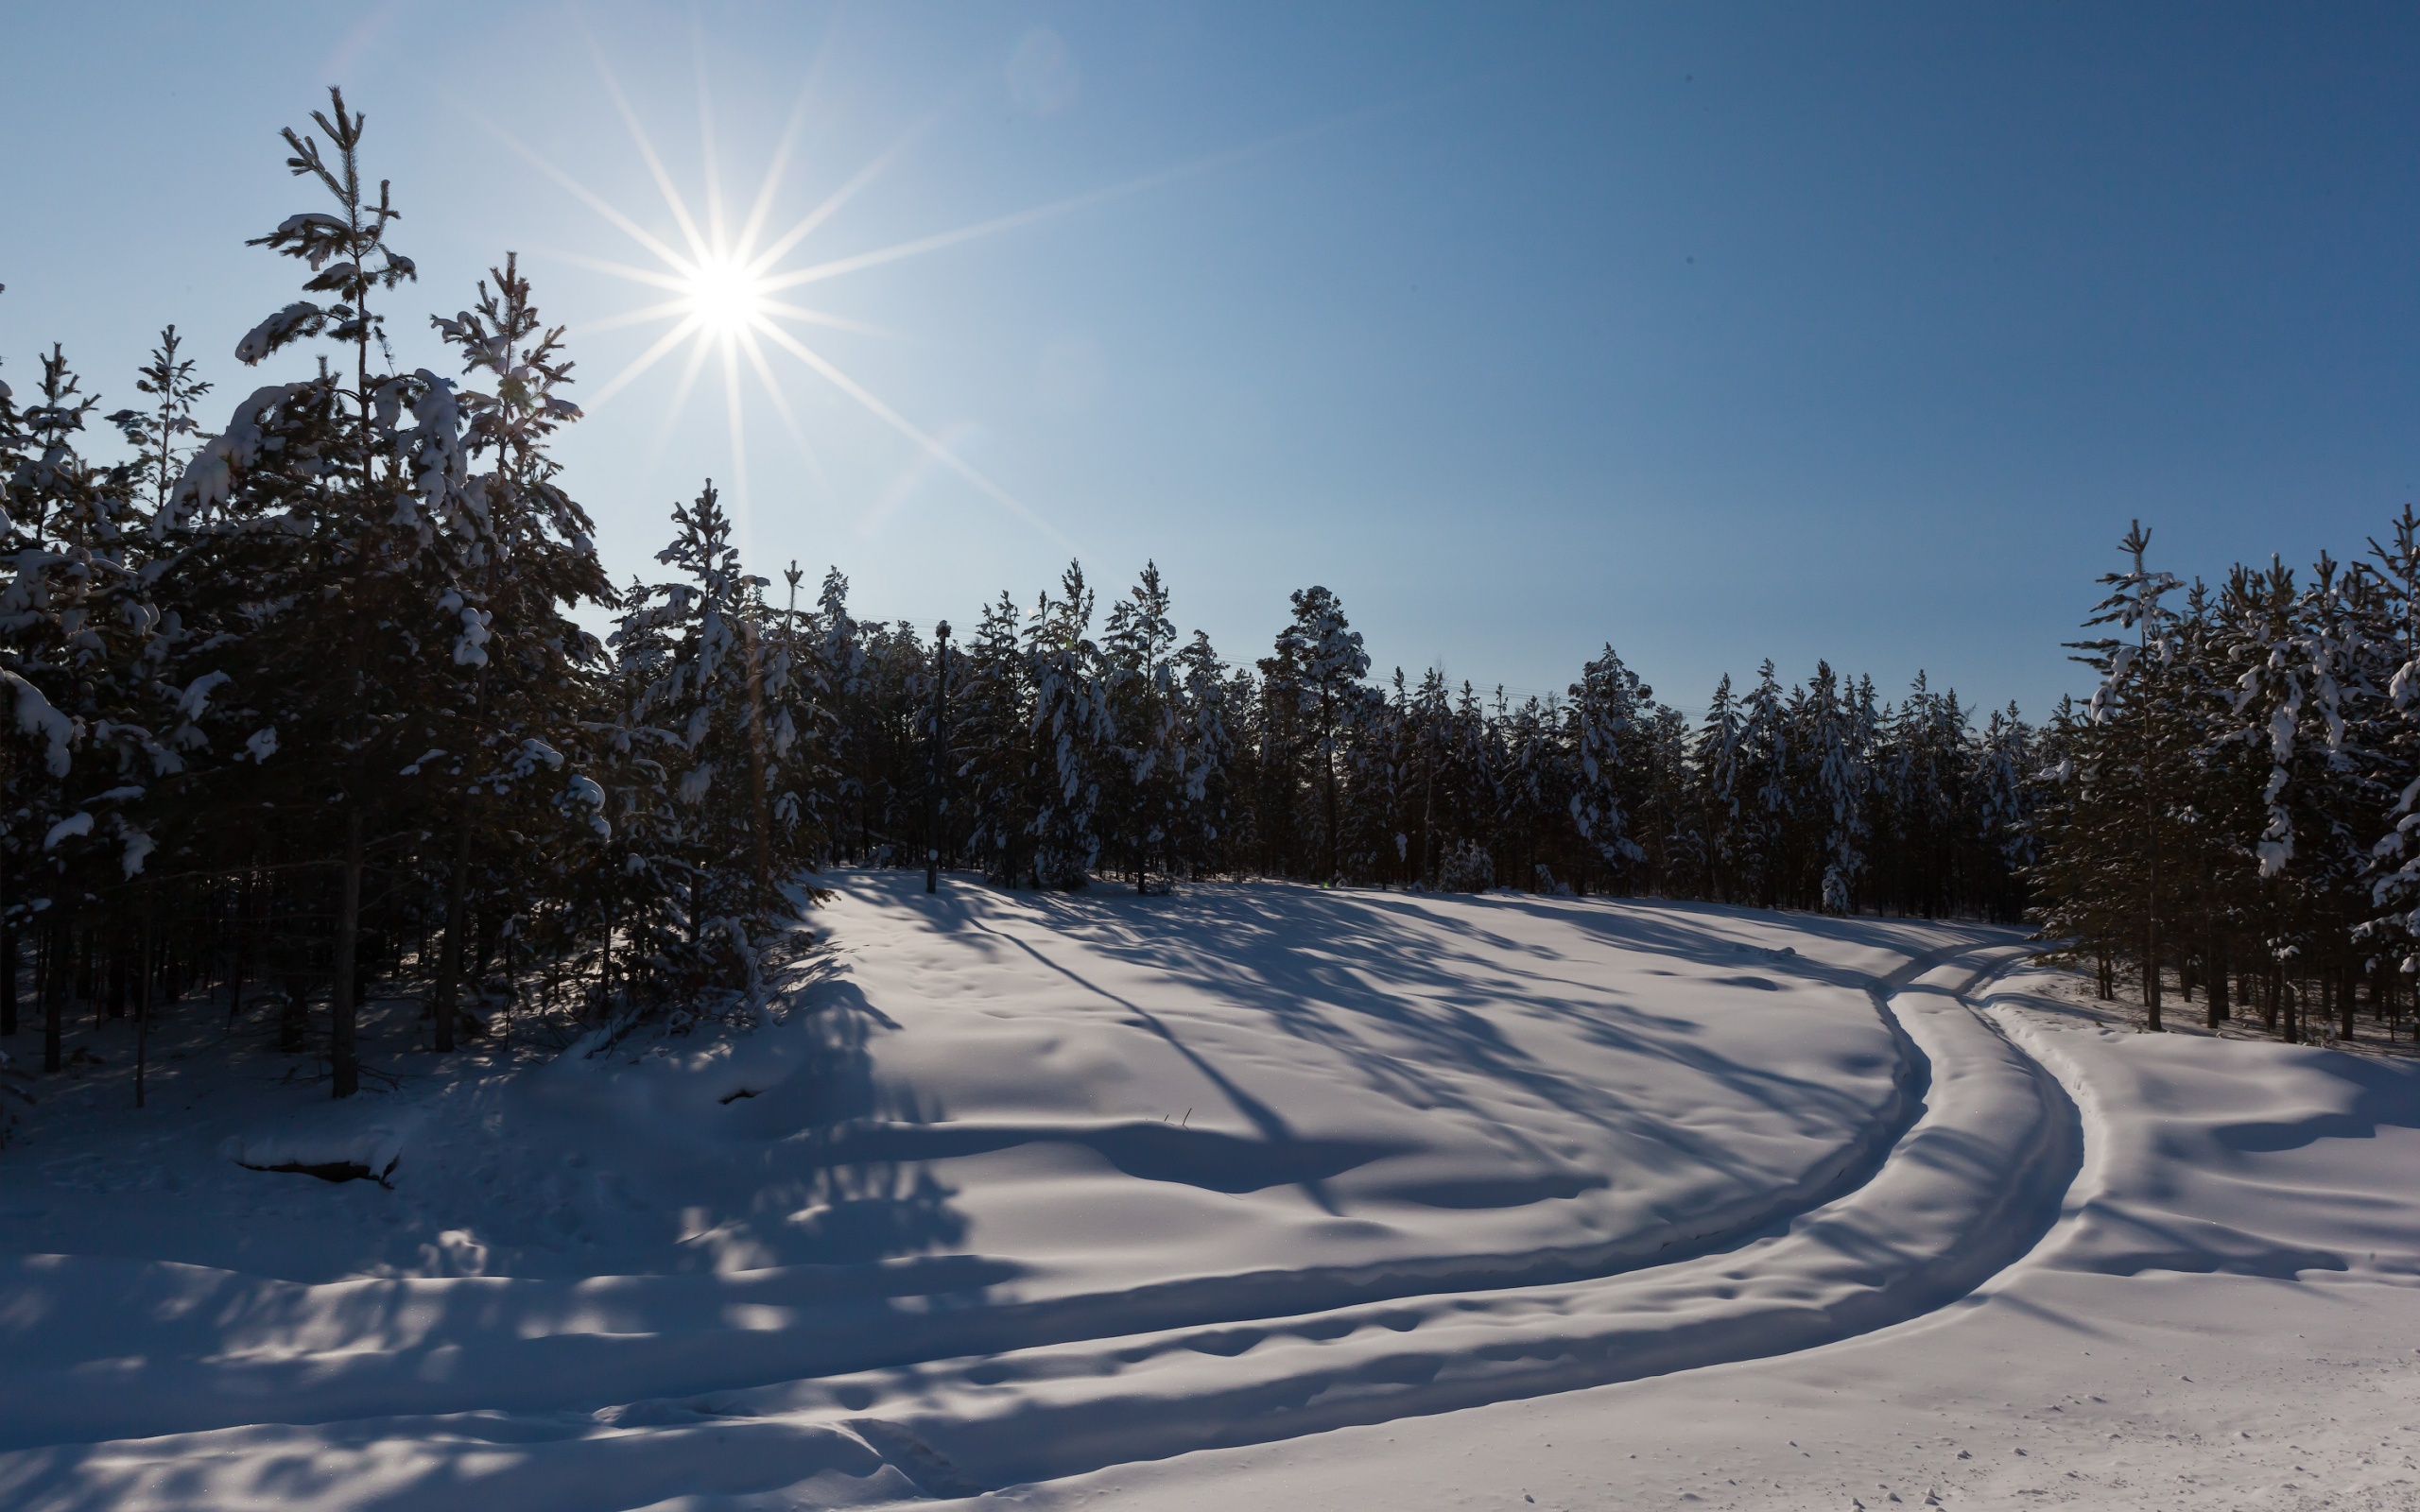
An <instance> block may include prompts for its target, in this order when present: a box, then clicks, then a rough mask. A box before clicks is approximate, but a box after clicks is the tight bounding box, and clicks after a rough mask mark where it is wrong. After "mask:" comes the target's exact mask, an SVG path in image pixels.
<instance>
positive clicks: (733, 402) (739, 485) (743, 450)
mask: <svg viewBox="0 0 2420 1512" xmlns="http://www.w3.org/2000/svg"><path fill="white" fill-rule="evenodd" d="M719 344H720V345H721V347H722V402H723V408H724V409H725V410H726V411H728V412H729V413H730V417H731V488H732V497H733V498H734V499H735V501H736V503H737V508H736V510H735V513H736V515H737V516H738V520H739V546H740V550H741V552H742V553H743V554H752V553H753V551H754V548H755V544H756V507H755V502H754V501H753V500H752V499H751V498H750V497H749V492H748V426H747V421H746V419H745V415H746V410H747V406H746V405H744V404H741V403H740V400H739V352H738V351H737V348H738V346H739V342H738V339H737V337H736V336H735V335H734V334H733V333H732V332H729V331H725V332H724V333H723V334H722V340H721V342H720V343H719Z"/></svg>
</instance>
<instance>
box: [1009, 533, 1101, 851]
mask: <svg viewBox="0 0 2420 1512" xmlns="http://www.w3.org/2000/svg"><path fill="white" fill-rule="evenodd" d="M1092 619H1093V592H1092V590H1091V589H1090V588H1088V587H1086V586H1085V584H1084V572H1083V568H1082V567H1081V566H1080V565H1079V564H1077V563H1075V562H1072V561H1071V562H1069V563H1068V564H1067V570H1066V572H1065V573H1064V574H1063V575H1062V576H1061V577H1060V579H1059V596H1058V597H1057V598H1052V597H1051V596H1050V595H1049V594H1048V593H1044V594H1043V595H1042V596H1041V599H1040V600H1039V602H1038V603H1036V605H1035V606H1034V611H1033V617H1032V618H1031V619H1030V620H1029V621H1027V622H1026V627H1025V637H1026V662H1027V666H1028V669H1029V670H1028V673H1027V675H1028V677H1029V679H1031V682H1032V687H1033V713H1032V726H1031V728H1032V731H1033V734H1032V741H1033V768H1032V775H1031V778H1030V780H1029V783H1030V785H1029V791H1030V793H1031V795H1032V798H1031V801H1032V804H1033V821H1032V829H1033V881H1034V884H1035V885H1037V886H1042V887H1054V888H1063V889H1069V890H1073V889H1076V888H1080V887H1082V886H1083V885H1085V883H1086V882H1087V880H1089V878H1090V875H1091V872H1092V869H1093V868H1094V866H1095V865H1096V864H1097V863H1098V861H1099V859H1100V833H1099V829H1098V822H1097V819H1098V812H1099V807H1100V797H1101V784H1102V781H1103V779H1104V778H1106V777H1108V776H1109V775H1110V772H1111V770H1112V766H1113V763H1114V762H1115V740H1116V734H1117V731H1116V727H1115V723H1114V722H1113V719H1112V716H1111V713H1110V709H1109V704H1108V701H1107V699H1106V698H1105V697H1104V696H1103V690H1102V687H1101V668H1100V652H1099V649H1098V647H1097V646H1096V645H1095V644H1093V642H1092V640H1091V636H1090V632H1091V628H1092Z"/></svg>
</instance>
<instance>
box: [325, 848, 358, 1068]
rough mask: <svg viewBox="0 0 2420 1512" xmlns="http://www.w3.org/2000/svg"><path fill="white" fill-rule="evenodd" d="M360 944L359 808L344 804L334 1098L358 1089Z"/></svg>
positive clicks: (333, 1011) (332, 994) (331, 1041)
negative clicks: (356, 962)
mask: <svg viewBox="0 0 2420 1512" xmlns="http://www.w3.org/2000/svg"><path fill="white" fill-rule="evenodd" d="M360 944H361V809H360V807H359V805H358V804H354V803H348V804H347V805H345V813H344V861H343V871H342V877H341V892H340V894H339V897H338V901H337V959H336V980H335V982H333V983H332V984H330V986H329V988H328V1069H329V1071H330V1073H331V1074H332V1075H333V1077H334V1078H335V1082H336V1088H335V1092H336V1095H337V1096H338V1097H350V1096H352V1095H353V1094H354V1092H356V1091H360V1090H361V1064H360V1061H359V1059H358V1058H357V1057H356V1054H355V1046H354V1027H355V1025H354V1017H355V1014H356V1012H357V1010H358V1005H357V1004H355V1003H354V979H353V963H354V954H355V952H356V951H357V950H358V948H359V946H360Z"/></svg>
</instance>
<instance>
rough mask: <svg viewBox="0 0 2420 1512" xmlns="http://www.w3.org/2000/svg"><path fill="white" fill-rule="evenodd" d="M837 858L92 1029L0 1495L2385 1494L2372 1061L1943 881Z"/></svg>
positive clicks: (19, 1314)
mask: <svg viewBox="0 0 2420 1512" xmlns="http://www.w3.org/2000/svg"><path fill="white" fill-rule="evenodd" d="M834 880H835V881H836V883H837V885H838V893H837V896H836V897H835V898H834V900H833V901H832V902H831V903H829V904H828V905H826V906H825V907H823V908H821V909H819V910H818V911H817V912H816V914H815V916H814V918H813V923H814V925H815V927H816V928H817V930H818V931H819V932H820V933H822V934H824V935H825V936H827V939H826V948H824V949H823V950H821V951H819V952H818V953H816V954H813V955H811V956H809V957H807V965H806V968H805V972H804V977H803V979H801V980H798V981H795V982H792V983H789V984H787V985H786V986H785V988H784V989H783V991H782V993H781V994H780V995H779V996H778V997H777V998H776V999H775V1000H774V1001H773V1002H772V1003H771V1004H770V1005H768V1006H767V1007H765V1008H764V1009H762V1010H755V1009H748V1008H742V1009H736V1010H734V1011H732V1012H729V1013H725V1014H722V1015H719V1016H710V1017H709V1018H708V1019H707V1020H706V1021H705V1022H702V1023H700V1025H699V1026H698V1027H697V1028H696V1029H695V1030H693V1031H692V1032H690V1033H688V1034H686V1035H684V1036H678V1037H669V1038H657V1039H653V1040H639V1039H636V1038H632V1039H629V1040H622V1041H620V1042H618V1043H614V1044H613V1045H611V1046H610V1047H609V1046H608V1045H607V1043H606V1040H605V1037H604V1036H602V1035H592V1036H590V1037H589V1038H588V1039H586V1040H582V1041H580V1042H579V1043H578V1044H577V1045H575V1046H574V1047H573V1048H572V1049H571V1050H570V1051H569V1052H568V1053H566V1054H563V1055H561V1056H546V1055H542V1054H539V1053H536V1052H534V1051H531V1050H529V1049H527V1048H526V1047H525V1049H524V1050H522V1051H520V1052H518V1053H507V1052H505V1051H503V1050H502V1049H500V1048H498V1047H496V1046H494V1045H493V1043H491V1044H490V1045H489V1047H488V1048H486V1049H484V1050H482V1051H479V1052H477V1053H475V1054H466V1055H464V1056H462V1057H458V1058H457V1059H456V1060H454V1061H453V1062H450V1063H447V1064H444V1065H440V1064H438V1063H437V1062H435V1060H434V1058H433V1057H428V1056H425V1055H423V1054H419V1053H416V1052H412V1051H410V1050H408V1049H407V1048H406V1047H407V1046H408V1045H409V1044H410V1043H411V1042H412V1040H414V1039H415V1038H416V1037H417V1036H419V1035H420V1034H421V1033H422V1032H423V1031H422V1030H421V1027H420V1025H419V1024H418V1022H417V1021H416V1019H415V1017H414V1016H413V1011H412V1009H411V1008H410V1006H409V1005H404V1004H387V1005H378V1006H374V1007H373V1009H372V1013H371V1014H370V1015H369V1016H368V1022H367V1024H366V1028H365V1041H366V1049H365V1054H366V1055H367V1056H368V1057H370V1059H371V1061H372V1065H373V1066H378V1067H383V1068H385V1069H386V1070H388V1071H389V1072H391V1073H393V1074H395V1076H396V1077H397V1078H399V1079H398V1081H397V1084H396V1085H395V1087H394V1089H393V1090H392V1091H377V1092H372V1093H370V1094H365V1095H364V1096H363V1097H361V1098H358V1099H356V1100H354V1102H353V1103H350V1104H344V1105H337V1104H332V1103H329V1102H327V1101H326V1100H325V1097H324V1090H323V1089H322V1088H320V1087H316V1086H313V1085H310V1084H308V1082H307V1079H303V1078H297V1079H294V1080H292V1081H290V1082H285V1083H281V1082H279V1081H278V1080H277V1079H276V1078H277V1076H278V1074H280V1073H281V1072H284V1071H285V1070H286V1069H287V1067H288V1065H289V1062H288V1060H287V1059H286V1058H285V1057H278V1056H277V1055H276V1054H275V1053H274V1052H273V1050H272V1049H270V1048H269V1046H268V1043H267V1042H266V1040H255V1039H253V1038H251V1037H250V1036H249V1035H247V1034H246V1033H242V1032H239V1033H237V1034H236V1035H234V1036H233V1037H229V1036H225V1035H223V1034H222V1032H221V1031H220V1030H219V1029H218V1028H217V1027H216V1023H215V1022H213V1021H212V1018H211V1016H210V1015H207V1014H201V1013H199V1010H197V1009H195V1008H193V1007H191V1006H188V1007H186V1008H183V1009H181V1010H179V1012H180V1014H181V1015H182V1016H181V1017H180V1018H178V1019H176V1020H174V1021H172V1022H170V1023H169V1024H166V1025H164V1026H163V1028H162V1029H161V1031H160V1032H159V1033H158V1035H157V1036H155V1040H154V1046H153V1055H154V1060H153V1065H152V1071H151V1092H152V1102H153V1108H151V1109H150V1110H148V1111H147V1112H145V1113H142V1114H135V1113H133V1112H132V1111H131V1110H130V1108H129V1107H127V1106H125V1105H126V1104H127V1103H129V1102H130V1097H128V1096H127V1095H126V1091H127V1089H126V1087H125V1085H124V1081H123V1077H124V1065H123V1062H124V1060H125V1059H127V1058H130V1057H127V1056H126V1051H127V1050H128V1049H129V1048H130V1046H129V1043H128V1041H129V1038H130V1031H129V1030H126V1029H125V1028H124V1027H123V1026H121V1025H116V1024H105V1025H103V1026H102V1027H100V1028H99V1029H97V1030H95V1029H94V1028H93V1027H92V1026H91V1025H90V1024H85V1025H83V1026H81V1027H80V1028H79V1030H78V1037H77V1038H76V1040H74V1041H72V1042H73V1043H75V1044H77V1045H79V1046H85V1047H89V1048H91V1049H92V1050H94V1051H95V1053H97V1054H99V1055H101V1056H102V1057H104V1059H105V1062H106V1064H104V1065H103V1066H101V1067H98V1068H92V1067H89V1066H88V1067H87V1068H86V1079H85V1080H84V1081H83V1083H82V1084H81V1085H82V1090H81V1091H77V1092H73V1093H70V1094H68V1095H66V1096H64V1097H61V1096H57V1095H47V1096H45V1100H44V1102H43V1104H42V1105H41V1106H40V1107H38V1108H35V1109H33V1110H32V1112H31V1116H29V1118H28V1120H27V1123H26V1134H27V1135H28V1136H29V1137H28V1138H27V1140H26V1143H23V1144H22V1145H18V1146H12V1147H10V1148H9V1149H8V1150H6V1151H0V1233H5V1234H6V1235H7V1237H8V1241H9V1245H8V1251H7V1253H6V1254H5V1256H0V1357H5V1358H6V1359H7V1360H8V1361H9V1368H8V1369H7V1370H6V1371H5V1372H0V1504H7V1505H9V1506H12V1507H14V1506H26V1507H39V1508H69V1507H103V1506H108V1507H130V1508H133V1507H150V1506H171V1505H192V1504H197V1503H206V1504H210V1505H213V1506H225V1507H241V1506H253V1505H269V1504H276V1505H281V1506H285V1505H296V1504H303V1505H315V1506H329V1507H353V1506H371V1505H375V1506H380V1507H395V1508H403V1507H420V1506H427V1507H441V1506H458V1505H461V1504H464V1498H465V1496H466V1494H472V1493H474V1492H475V1495H474V1496H473V1499H474V1500H475V1501H477V1502H478V1503H481V1504H490V1505H498V1506H504V1505H510V1506H514V1507H524V1506H527V1507H562V1508H566V1509H571V1508H581V1509H585V1508H607V1507H632V1506H645V1505H650V1504H658V1503H663V1504H667V1505H679V1506H684V1507H697V1508H704V1507H760V1506H761V1507H774V1506H780V1507H812V1506H838V1505H853V1504H876V1503H885V1502H891V1501H902V1500H913V1499H921V1498H932V1497H939V1498H944V1499H946V1498H950V1497H973V1498H976V1499H977V1502H978V1503H980V1504H982V1505H985V1506H994V1505H996V1506H1010V1505H1014V1506H1021V1507H1023V1506H1031V1507H1057V1506H1062V1505H1067V1506H1072V1505H1076V1504H1079V1503H1084V1502H1087V1501H1089V1500H1092V1499H1095V1498H1107V1499H1109V1500H1111V1501H1113V1502H1114V1503H1115V1504H1117V1505H1119V1506H1121V1507H1128V1506H1132V1507H1142V1508H1165V1509H1167V1512H1192V1509H1195V1508H1201V1509H1208V1508H1211V1507H1213V1506H1216V1507H1220V1508H1224V1507H1229V1506H1233V1505H1236V1504H1254V1503H1261V1504H1266V1505H1268V1506H1270V1507H1271V1508H1278V1509H1283V1508H1291V1507H1316V1506H1344V1507H1365V1506H1380V1505H1397V1506H1459V1505H1505V1506H1526V1505H1529V1504H1532V1503H1529V1502H1525V1501H1524V1500H1523V1498H1524V1497H1530V1498H1533V1499H1534V1504H1538V1505H1551V1506H1599V1505H1667V1504H1670V1505H1696V1504H1700V1503H1703V1504H1708V1505H1742V1506H1776V1507H1778V1506H1803V1505H1838V1506H1841V1507H1847V1506H1849V1505H1851V1503H1852V1500H1853V1499H1855V1500H1861V1501H1862V1502H1863V1503H1864V1504H1865V1505H1867V1506H1868V1507H1879V1506H1882V1505H1886V1504H1889V1503H1890V1502H1891V1501H1892V1500H1893V1498H1894V1497H1896V1498H1898V1499H1900V1500H1903V1501H1904V1502H1906V1503H1916V1504H1921V1503H1923V1502H1924V1501H1925V1499H1926V1497H1927V1495H1928V1494H1929V1495H1933V1496H1935V1497H1936V1498H1937V1499H1938V1500H1940V1501H1942V1502H1943V1503H1945V1504H1949V1505H1975V1506H1992V1505H2029V1506H2030V1505H2038V1504H2043V1503H2045V1502H2074V1503H2083V1504H2095V1505H2113V1504H2115V1505H2134V1504H2145V1505H2152V1504H2156V1505H2163V1506H2168V1505H2184V1506H2203V1505H2208V1506H2221V1505H2237V1504H2260V1505H2280V1506H2292V1505H2300V1504H2309V1505H2323V1504H2325V1505H2349V1506H2364V1505H2376V1506H2399V1505H2410V1504H2411V1502H2412V1499H2413V1498H2414V1496H2415V1495H2420V1493H2416V1492H2415V1491H2414V1489H2413V1487H2414V1486H2420V1471H2415V1470H2414V1469H2412V1468H2411V1458H2410V1456H2411V1451H2412V1450H2413V1448H2414V1437H2413V1434H2412V1431H2411V1430H2410V1429H2407V1428H2405V1427H2403V1426H2402V1425H2403V1423H2404V1422H2406V1421H2408V1420H2411V1419H2412V1413H2411V1408H2412V1406H2413V1405H2414V1403H2415V1398H2420V1388H2415V1383H2414V1375H2413V1371H2414V1366H2415V1365H2420V1354H2416V1353H2415V1350H2420V1307H2415V1306H2414V1305H2412V1304H2413V1302H2414V1301H2415V1300H2420V1299H2416V1298H2414V1297H2412V1295H2411V1293H2412V1292H2413V1290H2414V1288H2415V1286H2420V1192H2415V1190H2414V1188H2415V1183H2414V1181H2413V1178H2412V1177H2411V1174H2410V1173H2411V1172H2412V1171H2413V1170H2415V1169H2420V1163H2416V1162H2420V1078H2415V1075H2414V1067H2413V1066H2412V1065H2411V1064H2410V1063H2395V1062H2391V1061H2386V1060H2381V1059H2378V1058H2375V1057H2355V1056H2350V1055H2345V1054H2342V1053H2339V1052H2335V1051H2326V1050H2318V1049H2308V1048H2293V1047H2285V1046H2280V1045H2274V1044H2268V1043H2254V1042H2246V1041H2243V1040H2220V1039H2213V1038H2208V1037H2202V1036H2193V1035H2183V1034H2180V1035H2170V1036H2165V1037H2153V1036H2146V1035H2140V1034H2135V1033H2131V1032H2127V1031H2126V1030H2125V1028H2124V1026H2123V1025H2122V1024H2120V1023H2118V1022H2115V1021H2114V1020H2112V1019H2111V1018H2109V1017H2108V1016H2105V1015H2100V1014H2099V1013H2097V1012H2096V1011H2095V1010H2093V1009H2092V1008H2091V1007H2090V1006H2089V1005H2080V1004H2079V1003H2078V1002H2077V1001H2076V999H2075V996H2074V994H2073V993H2072V991H2071V990H2069V989H2068V986H2067V984H2066V982H2064V981H2063V980H2062V979H2059V978H2057V977H2055V976H2054V975H2052V974H2051V973H2048V972H2042V971H2032V970H2031V969H2029V968H2026V967H2025V966H2024V965H2023V964H2022V963H2023V959H2024V956H2025V954H2026V947H2025V946H2024V945H2023V944H2022V943H2021V942H2020V940H2019V938H2018V936H2015V935H2014V933H2012V932H2008V931H2002V930H1993V929H1988V928H1984V927H1980V926H1976V925H1968V924H1955V923H1925V922H1921V921H1907V920H1878V919H1819V918H1813V917H1808V916H1795V915H1772V914H1762V913H1757V912H1755V911H1751V910H1741V909H1724V908H1719V907H1713V906H1705V905H1687V904H1668V903H1638V902H1608V901H1602V900H1570V899H1541V898H1528V897H1515V896H1513V895H1509V894H1491V895H1486V896H1483V897H1477V898H1438V897H1411V896H1405V895H1402V894H1388V893H1378V892H1364V891H1355V890H1343V889H1338V890H1328V889H1320V888H1309V887H1297V886H1280V885H1215V886H1214V885H1200V886H1186V887H1184V888H1181V889H1180V890H1179V891H1178V893H1177V894H1176V895H1175V896H1173V897H1154V898H1143V897H1135V896H1132V895H1130V894H1123V893H1115V892H1109V891H1106V890H1104V891H1101V892H1098V893H1096V894H1094V895H1089V896H1078V897H1065V896H1057V895H1039V896H1038V895H1033V894H1011V893H1002V892H997V891H994V890H991V889H986V888H982V887H979V886H977V885H971V884H969V883H968V882H967V881H966V880H965V879H952V880H951V881H950V882H949V884H948V885H946V886H945V888H944V890H943V892H942V895H941V896H939V897H938V898H928V897H926V896H925V895H924V893H923V891H922V885H923V878H922V876H921V874H920V873H890V872H869V873H848V874H843V875H841V876H839V877H838V878H836V879H834ZM261 1032H262V1033H263V1034H266V1033H267V1032H268V1030H267V1026H266V1025H265V1026H264V1027H263V1029H262V1031H261ZM373 1080H374V1078H373ZM37 1091H38V1092H43V1093H49V1092H50V1091H51V1088H50V1087H48V1086H43V1087H38V1088H37ZM104 1098H106V1099H107V1100H108V1102H109V1104H110V1106H107V1107H102V1106H99V1105H100V1104H101V1103H102V1102H103V1100H104ZM88 1105H90V1106H88ZM276 1166H292V1167H311V1166H321V1167H339V1166H347V1167H357V1168H360V1169H361V1170H363V1171H365V1172H367V1173H369V1174H370V1175H372V1176H376V1177H383V1178H384V1180H385V1182H386V1183H387V1184H386V1185H383V1186H382V1185H381V1184H379V1182H378V1181H375V1180H349V1181H343V1182H327V1181H321V1180H318V1179H314V1178H313V1177H310V1176H308V1175H301V1174H293V1173H291V1172H279V1171H274V1170H269V1169H262V1168H265V1167H276ZM2186 1377H2191V1378H2193V1379H2192V1381H2191V1382H2189V1383H2187V1381H2185V1380H2184V1379H2183V1378H2186ZM2240 1435H2251V1436H2248V1437H2246V1436H2240ZM1962 1456H1963V1457H1962ZM2298 1499H2299V1500H2298Z"/></svg>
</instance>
